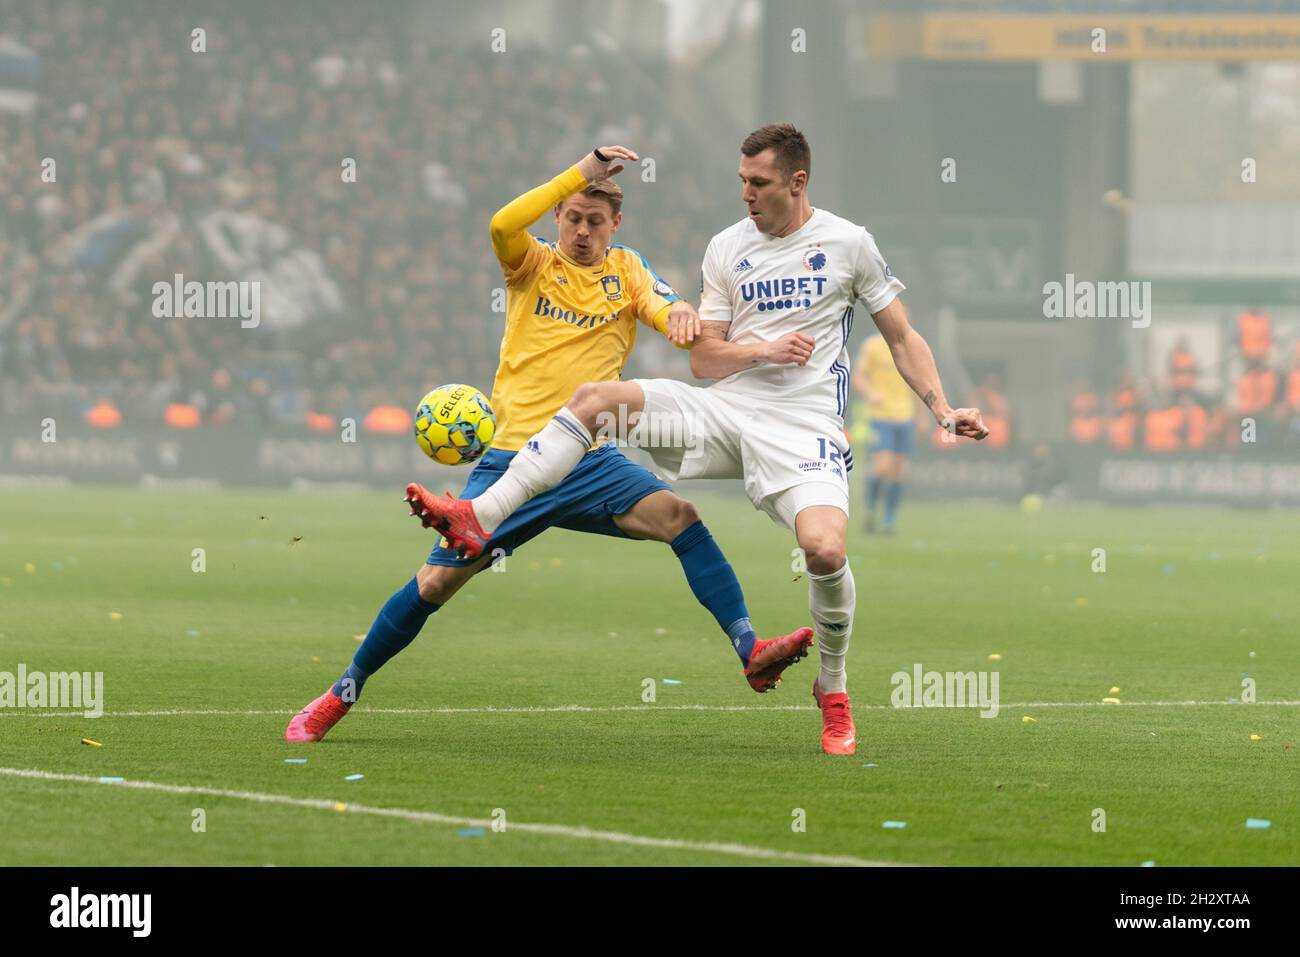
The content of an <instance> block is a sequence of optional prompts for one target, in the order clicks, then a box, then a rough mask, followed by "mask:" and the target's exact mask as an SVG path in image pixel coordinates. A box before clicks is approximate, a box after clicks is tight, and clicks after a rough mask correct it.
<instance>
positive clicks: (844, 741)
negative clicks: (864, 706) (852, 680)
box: [813, 679, 858, 754]
mask: <svg viewBox="0 0 1300 957" xmlns="http://www.w3.org/2000/svg"><path fill="white" fill-rule="evenodd" d="M813 698H814V700H816V702H817V707H819V708H821V709H822V750H823V751H825V752H826V753H827V754H852V753H853V752H854V751H856V750H857V749H858V746H857V741H858V738H857V731H856V730H854V727H853V712H851V711H850V710H849V695H848V692H846V691H832V692H831V693H830V694H822V688H821V681H820V679H818V680H815V681H813Z"/></svg>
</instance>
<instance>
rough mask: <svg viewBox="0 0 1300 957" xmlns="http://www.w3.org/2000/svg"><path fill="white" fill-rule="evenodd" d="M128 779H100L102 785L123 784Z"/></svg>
mask: <svg viewBox="0 0 1300 957" xmlns="http://www.w3.org/2000/svg"><path fill="white" fill-rule="evenodd" d="M125 780H126V778H100V779H99V783H100V784H121V783H122V782H123V781H125Z"/></svg>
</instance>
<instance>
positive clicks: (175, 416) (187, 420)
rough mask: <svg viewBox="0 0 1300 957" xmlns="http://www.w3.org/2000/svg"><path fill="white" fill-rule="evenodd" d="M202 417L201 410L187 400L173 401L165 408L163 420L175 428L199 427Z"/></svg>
mask: <svg viewBox="0 0 1300 957" xmlns="http://www.w3.org/2000/svg"><path fill="white" fill-rule="evenodd" d="M202 419H203V416H202V415H201V414H200V413H199V410H198V409H197V408H196V407H195V406H192V405H189V404H188V403H185V402H173V403H172V404H171V405H169V406H167V408H165V409H163V422H164V423H165V424H166V425H168V426H170V427H171V428H173V429H197V428H198V427H199V423H200V422H201V421H202Z"/></svg>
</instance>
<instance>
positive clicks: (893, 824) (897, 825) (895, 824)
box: [880, 821, 907, 828]
mask: <svg viewBox="0 0 1300 957" xmlns="http://www.w3.org/2000/svg"><path fill="white" fill-rule="evenodd" d="M880 826H881V827H890V828H902V827H907V822H906V821H883V822H881V825H880Z"/></svg>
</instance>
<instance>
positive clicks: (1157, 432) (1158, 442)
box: [1146, 405, 1183, 452]
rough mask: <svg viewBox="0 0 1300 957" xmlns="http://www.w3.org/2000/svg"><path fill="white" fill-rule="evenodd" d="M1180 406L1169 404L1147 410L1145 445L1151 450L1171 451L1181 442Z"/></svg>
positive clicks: (1181, 411) (1181, 412) (1181, 421)
mask: <svg viewBox="0 0 1300 957" xmlns="http://www.w3.org/2000/svg"><path fill="white" fill-rule="evenodd" d="M1182 427H1183V409H1182V406H1178V405H1171V406H1169V407H1168V408H1165V409H1150V410H1148V412H1147V427H1146V445H1147V448H1148V449H1150V450H1151V451H1152V452H1173V451H1176V450H1177V449H1178V446H1179V445H1180V444H1181V442H1182V438H1181V436H1180V434H1179V433H1180V432H1181V430H1182Z"/></svg>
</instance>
